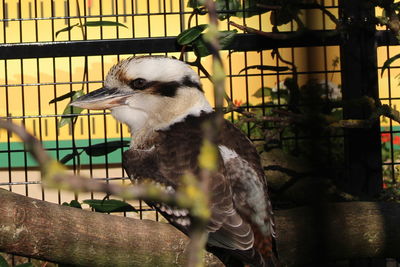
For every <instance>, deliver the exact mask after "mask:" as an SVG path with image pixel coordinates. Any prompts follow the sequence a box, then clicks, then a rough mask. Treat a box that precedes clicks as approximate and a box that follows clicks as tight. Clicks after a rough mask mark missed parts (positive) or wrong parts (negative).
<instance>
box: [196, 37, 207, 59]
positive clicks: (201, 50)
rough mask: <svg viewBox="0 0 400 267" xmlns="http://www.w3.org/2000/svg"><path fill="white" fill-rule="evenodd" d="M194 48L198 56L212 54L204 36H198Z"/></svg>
mask: <svg viewBox="0 0 400 267" xmlns="http://www.w3.org/2000/svg"><path fill="white" fill-rule="evenodd" d="M192 46H193V50H194V53H195V54H196V56H198V57H206V56H208V55H210V54H211V52H210V51H209V50H208V48H207V43H206V41H204V39H203V38H197V39H196V40H195V41H194V42H193V43H192Z"/></svg>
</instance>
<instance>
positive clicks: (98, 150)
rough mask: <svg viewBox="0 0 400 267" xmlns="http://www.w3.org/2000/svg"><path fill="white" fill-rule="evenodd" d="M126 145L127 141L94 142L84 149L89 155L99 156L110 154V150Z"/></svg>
mask: <svg viewBox="0 0 400 267" xmlns="http://www.w3.org/2000/svg"><path fill="white" fill-rule="evenodd" d="M128 145H129V141H111V142H107V143H100V144H95V145H92V146H89V147H86V148H84V150H85V152H86V154H88V155H89V156H92V157H99V156H104V155H107V154H110V153H111V152H114V151H115V150H117V149H120V148H122V147H124V146H128Z"/></svg>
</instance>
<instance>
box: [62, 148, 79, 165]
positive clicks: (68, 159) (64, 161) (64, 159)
mask: <svg viewBox="0 0 400 267" xmlns="http://www.w3.org/2000/svg"><path fill="white" fill-rule="evenodd" d="M82 152H83V151H81V152H78V150H75V151H73V152H72V153H71V154H68V155H65V156H64V157H63V158H62V159H60V163H62V164H66V163H67V162H68V161H70V160H71V159H73V158H75V157H77V156H79V155H80V154H81V153H82Z"/></svg>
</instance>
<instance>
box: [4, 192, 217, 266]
mask: <svg viewBox="0 0 400 267" xmlns="http://www.w3.org/2000/svg"><path fill="white" fill-rule="evenodd" d="M188 241H189V239H188V238H187V237H186V236H185V235H184V234H182V233H181V232H179V231H178V230H176V229H175V228H174V227H172V226H170V225H168V224H165V223H158V222H154V221H149V220H135V219H131V218H125V217H120V216H112V215H108V214H101V213H96V212H91V211H85V210H80V209H76V208H70V207H66V206H60V205H57V204H52V203H48V202H44V201H41V200H36V199H32V198H29V197H25V196H21V195H17V194H15V193H11V192H8V191H6V190H3V189H0V251H3V252H7V253H12V254H17V255H21V256H29V257H32V258H37V259H43V260H48V261H54V262H59V263H66V264H73V265H77V266H184V265H185V260H186V258H187V256H188V254H187V251H186V247H187V244H188ZM207 265H208V266H221V265H222V264H221V263H220V262H219V261H218V260H217V259H216V258H215V257H213V256H211V255H210V254H208V256H207Z"/></svg>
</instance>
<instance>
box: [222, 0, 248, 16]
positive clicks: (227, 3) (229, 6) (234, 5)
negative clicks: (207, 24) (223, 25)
mask: <svg viewBox="0 0 400 267" xmlns="http://www.w3.org/2000/svg"><path fill="white" fill-rule="evenodd" d="M215 8H216V10H217V12H219V14H218V19H220V20H224V19H227V18H229V17H230V16H235V15H236V12H226V11H230V10H241V9H242V8H241V5H240V2H239V1H238V0H217V1H216V2H215ZM224 12H226V13H224Z"/></svg>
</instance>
